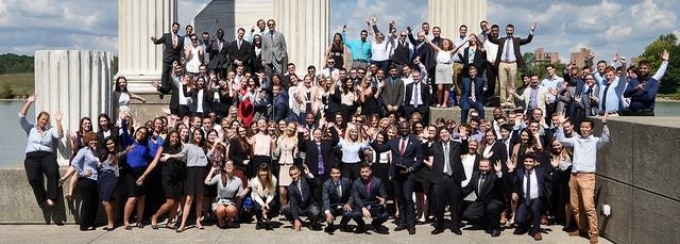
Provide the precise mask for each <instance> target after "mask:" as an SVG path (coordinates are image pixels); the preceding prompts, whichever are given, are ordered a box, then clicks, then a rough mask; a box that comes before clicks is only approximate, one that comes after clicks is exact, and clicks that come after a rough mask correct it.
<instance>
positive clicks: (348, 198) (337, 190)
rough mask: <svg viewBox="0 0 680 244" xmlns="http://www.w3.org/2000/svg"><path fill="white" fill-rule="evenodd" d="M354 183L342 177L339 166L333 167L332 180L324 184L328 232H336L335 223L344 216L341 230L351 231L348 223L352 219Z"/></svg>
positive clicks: (324, 209) (341, 221) (324, 205)
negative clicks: (336, 219)
mask: <svg viewBox="0 0 680 244" xmlns="http://www.w3.org/2000/svg"><path fill="white" fill-rule="evenodd" d="M351 186H352V182H351V181H350V180H349V179H348V178H345V177H342V175H341V171H340V168H339V167H338V166H337V165H333V166H331V178H330V179H328V180H326V182H324V183H323V211H324V215H325V216H326V223H327V224H328V227H326V231H327V232H333V231H335V225H333V221H334V220H335V217H337V216H342V219H341V220H340V230H341V231H349V228H348V227H347V223H348V222H349V220H350V219H351V218H352V194H351V193H350V190H351V188H352V187H351Z"/></svg>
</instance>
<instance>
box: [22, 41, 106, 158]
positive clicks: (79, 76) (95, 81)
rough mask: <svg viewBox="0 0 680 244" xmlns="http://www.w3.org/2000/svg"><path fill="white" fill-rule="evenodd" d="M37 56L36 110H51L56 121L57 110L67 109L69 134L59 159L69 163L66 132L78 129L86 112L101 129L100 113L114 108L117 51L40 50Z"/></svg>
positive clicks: (65, 124)
mask: <svg viewBox="0 0 680 244" xmlns="http://www.w3.org/2000/svg"><path fill="white" fill-rule="evenodd" d="M34 59H35V94H37V95H38V99H37V100H36V104H35V113H36V115H37V114H38V113H40V112H41V111H46V112H48V113H50V114H51V115H52V121H51V122H52V123H54V114H56V113H57V111H62V112H63V113H64V118H63V120H62V126H63V127H64V133H65V136H64V138H63V139H62V140H60V141H59V144H58V150H57V151H58V154H57V162H58V163H59V165H62V166H63V165H68V158H69V156H70V145H69V139H68V135H67V134H66V132H67V131H68V130H70V131H76V130H78V127H79V123H80V118H82V117H85V116H88V117H90V118H91V119H92V128H93V129H94V130H95V131H97V130H98V123H97V116H99V114H101V113H108V114H110V113H111V111H112V106H111V102H110V101H111V99H112V98H111V96H112V95H111V92H112V91H113V85H112V76H111V75H112V74H111V63H112V61H113V55H112V54H111V53H110V52H104V51H80V50H69V51H67V50H38V51H35V57H34ZM36 117H37V116H36ZM30 122H31V123H35V121H30Z"/></svg>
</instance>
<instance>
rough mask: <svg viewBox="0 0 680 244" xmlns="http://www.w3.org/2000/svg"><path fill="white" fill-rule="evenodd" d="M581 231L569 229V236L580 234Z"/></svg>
mask: <svg viewBox="0 0 680 244" xmlns="http://www.w3.org/2000/svg"><path fill="white" fill-rule="evenodd" d="M580 234H581V232H580V231H579V230H575V231H569V236H579V235H580Z"/></svg>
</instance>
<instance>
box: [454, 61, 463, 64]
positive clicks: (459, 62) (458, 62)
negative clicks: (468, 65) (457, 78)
mask: <svg viewBox="0 0 680 244" xmlns="http://www.w3.org/2000/svg"><path fill="white" fill-rule="evenodd" d="M454 63H457V64H463V62H461V61H454Z"/></svg>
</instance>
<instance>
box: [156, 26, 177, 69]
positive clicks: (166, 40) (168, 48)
mask: <svg viewBox="0 0 680 244" xmlns="http://www.w3.org/2000/svg"><path fill="white" fill-rule="evenodd" d="M153 43H154V44H156V45H158V44H163V47H164V48H163V63H172V62H174V61H177V62H179V59H180V57H181V56H182V49H183V48H184V37H183V36H180V35H177V46H176V47H174V48H173V47H172V33H165V34H163V35H162V36H161V38H157V39H156V41H154V42H153Z"/></svg>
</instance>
